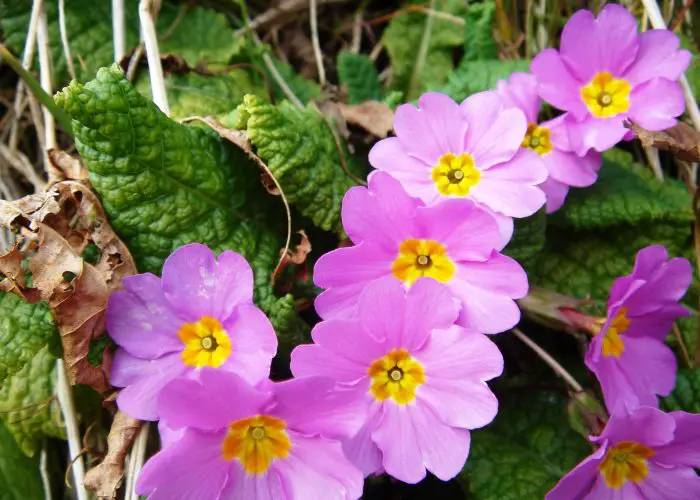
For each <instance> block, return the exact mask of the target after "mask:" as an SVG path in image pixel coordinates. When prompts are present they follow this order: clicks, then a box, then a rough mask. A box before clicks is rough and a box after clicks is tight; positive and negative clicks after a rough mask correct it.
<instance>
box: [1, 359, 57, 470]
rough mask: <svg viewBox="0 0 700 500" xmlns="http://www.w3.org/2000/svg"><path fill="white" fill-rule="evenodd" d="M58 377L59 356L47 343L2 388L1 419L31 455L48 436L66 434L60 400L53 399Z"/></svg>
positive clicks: (19, 443) (18, 442)
mask: <svg viewBox="0 0 700 500" xmlns="http://www.w3.org/2000/svg"><path fill="white" fill-rule="evenodd" d="M55 380H56V358H55V357H53V356H52V355H51V354H50V353H49V349H48V346H44V347H42V348H41V349H39V351H37V352H36V354H35V355H34V357H32V359H31V360H29V361H28V362H27V363H25V365H24V366H23V367H22V368H21V369H20V370H19V371H18V372H16V373H15V374H14V375H12V376H11V377H8V378H7V379H6V380H5V382H4V384H3V386H2V388H0V412H3V413H2V414H0V420H2V422H3V423H4V424H5V427H6V428H7V430H8V431H9V432H10V434H12V436H13V437H14V438H15V441H16V442H17V444H18V445H19V447H20V448H21V449H22V451H23V452H24V453H26V454H27V455H30V456H32V455H34V453H35V451H36V449H37V448H38V446H39V444H40V443H41V440H42V439H43V437H44V436H54V437H64V432H63V425H62V422H61V421H60V416H59V412H58V411H57V407H56V404H57V403H56V402H55V400H54V401H50V399H51V398H52V397H53V396H54V383H55ZM20 408H24V409H20ZM10 410H13V411H10ZM15 410H16V411H15ZM6 412H7V413H6Z"/></svg>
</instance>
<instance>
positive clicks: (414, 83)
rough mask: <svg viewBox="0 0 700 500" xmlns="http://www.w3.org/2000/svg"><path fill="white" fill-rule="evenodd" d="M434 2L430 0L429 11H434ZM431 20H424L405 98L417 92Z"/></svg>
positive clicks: (425, 56) (430, 18)
mask: <svg viewBox="0 0 700 500" xmlns="http://www.w3.org/2000/svg"><path fill="white" fill-rule="evenodd" d="M435 5H436V0H430V10H435ZM433 19H435V16H433V15H432V14H428V17H427V18H426V19H425V27H424V28H423V36H422V37H421V40H420V46H419V47H418V56H417V57H416V64H415V65H414V66H413V73H412V74H411V80H410V83H409V84H408V91H407V92H406V97H407V98H408V99H412V98H413V96H414V93H415V92H416V91H417V90H418V84H419V82H420V77H421V74H422V73H423V66H425V60H426V58H427V56H428V49H429V48H430V35H431V32H432V29H433Z"/></svg>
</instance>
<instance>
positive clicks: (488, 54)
mask: <svg viewBox="0 0 700 500" xmlns="http://www.w3.org/2000/svg"><path fill="white" fill-rule="evenodd" d="M495 14H496V4H495V3H494V2H493V1H487V2H484V3H478V4H474V5H471V6H470V7H469V9H468V10H467V15H466V24H465V30H466V31H465V33H464V35H465V36H464V56H463V57H462V61H478V60H484V59H486V60H488V59H498V47H497V46H496V40H494V38H493V19H494V15H495Z"/></svg>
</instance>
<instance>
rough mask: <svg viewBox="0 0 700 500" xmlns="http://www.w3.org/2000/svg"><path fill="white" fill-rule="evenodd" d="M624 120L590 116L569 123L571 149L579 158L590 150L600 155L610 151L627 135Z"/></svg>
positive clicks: (621, 118)
mask: <svg viewBox="0 0 700 500" xmlns="http://www.w3.org/2000/svg"><path fill="white" fill-rule="evenodd" d="M623 118H624V117H613V118H594V117H592V116H589V117H587V118H586V119H584V120H582V121H580V122H576V121H573V120H570V121H567V126H568V131H569V140H570V141H571V149H572V150H573V151H574V152H575V153H576V154H578V155H579V156H584V155H585V154H586V153H588V151H589V150H590V149H594V150H595V151H598V152H600V153H602V152H603V151H606V150H608V149H610V148H611V147H613V146H614V145H615V144H617V143H618V142H620V141H621V140H622V139H623V138H624V137H625V134H627V129H626V128H625V126H624V125H623V123H622V122H623Z"/></svg>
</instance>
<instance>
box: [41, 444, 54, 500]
mask: <svg viewBox="0 0 700 500" xmlns="http://www.w3.org/2000/svg"><path fill="white" fill-rule="evenodd" d="M39 474H41V486H42V487H43V488H44V500H52V499H53V497H52V496H51V479H50V477H49V471H48V460H47V456H46V442H44V445H43V446H42V447H41V453H40V454H39Z"/></svg>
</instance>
